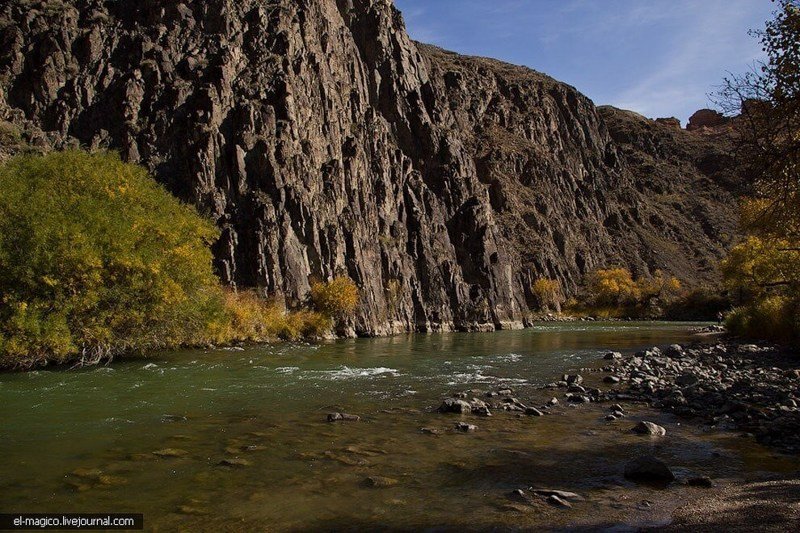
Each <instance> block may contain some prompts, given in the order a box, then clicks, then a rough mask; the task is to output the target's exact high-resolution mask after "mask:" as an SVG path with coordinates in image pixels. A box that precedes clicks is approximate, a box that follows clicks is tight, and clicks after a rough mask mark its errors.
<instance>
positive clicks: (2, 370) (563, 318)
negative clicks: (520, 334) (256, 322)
mask: <svg viewBox="0 0 800 533" xmlns="http://www.w3.org/2000/svg"><path fill="white" fill-rule="evenodd" d="M548 317H549V318H548ZM578 322H580V323H599V322H612V323H621V324H625V323H631V322H668V323H685V324H698V326H697V330H698V332H699V330H701V329H705V328H717V327H718V326H699V324H710V323H711V321H696V320H677V319H666V318H633V317H627V318H598V317H593V316H588V315H587V316H572V315H542V316H537V317H535V318H534V319H533V320H530V321H528V320H526V321H524V325H522V326H521V327H520V328H495V329H492V330H474V331H469V330H460V329H444V330H427V331H401V332H393V333H386V334H384V335H363V336H359V335H350V334H344V335H339V334H336V333H333V334H331V335H329V336H321V337H308V338H300V339H296V340H285V339H280V338H276V339H269V340H259V341H251V340H239V341H232V342H230V343H225V344H187V345H182V346H176V347H172V348H157V349H153V350H151V351H150V352H148V353H147V354H143V353H141V352H140V351H133V352H128V353H123V354H120V355H116V356H114V357H111V358H106V359H102V360H99V361H96V362H92V363H87V364H79V363H80V356H79V355H76V356H75V358H74V359H70V360H68V361H64V362H62V363H45V364H38V365H34V366H27V367H26V366H9V365H6V366H2V365H0V374H16V373H25V372H32V371H40V370H53V371H70V370H78V369H81V368H91V367H98V366H110V365H113V363H115V362H118V361H131V360H147V359H151V358H153V357H154V356H158V355H164V354H167V355H168V354H170V353H174V352H181V351H187V350H230V351H239V350H241V349H247V348H252V347H258V346H275V345H281V344H286V343H305V344H323V343H327V342H335V341H339V340H345V339H374V338H391V337H399V336H403V335H432V334H434V335H435V334H443V333H453V334H455V333H498V332H502V331H509V330H512V329H523V330H524V329H532V328H535V327H536V326H537V325H544V324H559V323H564V324H570V323H578ZM718 332H719V330H715V332H714V333H718Z"/></svg>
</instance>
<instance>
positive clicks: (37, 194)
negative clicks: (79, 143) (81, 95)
mask: <svg viewBox="0 0 800 533" xmlns="http://www.w3.org/2000/svg"><path fill="white" fill-rule="evenodd" d="M216 236H217V231H216V229H215V228H214V226H213V224H211V223H210V222H208V221H206V220H205V219H203V218H201V217H200V216H199V215H198V214H197V212H196V211H195V210H194V209H193V208H191V207H189V206H187V205H184V204H181V203H180V202H179V201H178V200H176V199H175V198H174V197H172V196H171V195H170V194H169V193H168V192H167V191H166V190H164V189H163V188H162V187H160V186H159V185H158V184H157V183H156V182H155V181H153V180H152V179H151V178H150V177H149V176H148V175H147V172H146V171H145V170H144V169H142V168H140V167H137V166H135V165H129V164H125V163H123V162H122V161H121V160H120V159H119V158H118V157H117V156H115V155H111V154H105V153H102V154H87V153H84V152H79V151H68V152H61V153H52V154H49V155H47V156H20V157H16V158H14V159H12V160H10V161H9V162H8V163H7V164H6V165H4V166H3V167H2V169H0V294H2V302H0V353H2V363H3V365H4V366H32V365H34V364H37V363H39V362H42V361H45V360H48V361H55V362H63V361H65V360H67V359H70V358H72V357H74V356H75V354H80V358H81V360H83V361H85V362H93V361H97V360H99V359H101V358H104V357H108V356H111V355H113V353H114V352H117V351H126V350H130V349H144V348H148V347H151V346H159V345H163V344H181V343H184V342H186V341H189V340H191V339H192V338H193V337H194V336H195V335H197V333H198V330H202V329H203V328H204V326H205V325H206V324H207V323H209V321H211V320H214V319H215V317H216V316H217V314H218V313H220V312H221V310H222V307H221V305H220V300H219V298H218V291H219V288H218V284H217V280H216V278H215V276H214V273H213V271H212V269H211V252H210V251H209V244H210V243H211V242H212V241H213V240H214V239H215V238H216Z"/></svg>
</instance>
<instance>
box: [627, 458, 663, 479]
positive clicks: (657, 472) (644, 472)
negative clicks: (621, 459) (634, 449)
mask: <svg viewBox="0 0 800 533" xmlns="http://www.w3.org/2000/svg"><path fill="white" fill-rule="evenodd" d="M625 477H626V478H628V479H632V480H634V481H649V482H667V483H668V482H671V481H675V474H673V473H672V470H670V469H669V467H668V466H667V465H666V464H665V463H664V462H663V461H661V460H660V459H657V458H656V457H653V456H652V455H642V456H639V457H637V458H635V459H632V460H631V461H629V462H628V463H627V464H626V465H625Z"/></svg>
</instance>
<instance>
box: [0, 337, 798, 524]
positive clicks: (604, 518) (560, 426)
mask: <svg viewBox="0 0 800 533" xmlns="http://www.w3.org/2000/svg"><path fill="white" fill-rule="evenodd" d="M694 325H696V324H684V323H658V322H648V323H565V324H542V325H540V326H537V327H534V328H530V329H526V330H522V331H504V332H496V333H488V334H481V333H472V334H462V333H453V334H432V335H407V336H398V337H391V338H379V339H356V340H340V341H335V342H330V343H325V344H321V345H306V344H276V345H270V346H259V347H252V348H247V349H245V350H214V351H187V352H180V353H170V354H163V355H155V356H153V357H151V358H148V359H137V360H128V361H120V362H115V363H114V364H113V365H112V366H110V367H98V368H89V369H83V370H78V371H37V372H30V373H21V374H4V375H0V413H2V429H1V430H0V432H1V433H0V456H2V462H0V512H137V513H144V515H145V529H147V530H162V531H164V530H176V529H183V530H192V531H196V530H214V531H225V530H230V531H238V530H290V529H295V530H308V529H384V530H389V529H392V530H394V529H419V528H428V529H437V530H439V529H441V530H465V529H484V528H496V527H501V528H512V529H514V528H531V527H546V528H561V527H566V528H572V527H579V526H588V527H593V528H594V527H614V528H618V527H619V524H624V525H627V526H630V527H635V526H637V525H642V524H653V523H660V521H667V520H668V516H669V510H670V509H671V508H673V507H674V506H675V505H678V504H680V503H681V502H682V501H686V500H687V499H691V498H693V497H694V496H695V494H694V491H698V490H702V489H693V488H686V487H672V488H669V489H661V488H655V487H642V486H637V485H633V484H631V483H629V482H627V481H625V480H624V478H623V477H622V465H624V462H625V460H626V459H627V458H629V457H631V456H633V455H635V454H637V453H642V452H655V453H657V454H658V455H659V456H661V457H663V458H665V459H666V460H667V461H668V462H669V463H670V464H671V465H672V466H673V467H674V469H675V471H676V472H677V473H678V475H679V477H681V476H687V475H694V474H709V475H712V476H713V477H715V478H718V479H738V478H741V477H742V476H745V477H746V476H747V475H749V473H751V472H759V471H764V470H766V471H771V470H785V469H789V468H792V467H797V465H796V464H794V465H793V464H791V461H790V460H788V459H785V458H782V457H778V456H775V455H773V454H771V453H770V452H769V451H767V450H765V449H762V448H760V447H759V446H757V445H755V444H752V443H751V442H750V441H749V440H747V439H742V438H740V437H738V436H736V435H735V434H733V433H731V432H719V431H709V430H706V429H703V428H701V427H699V426H695V425H687V424H685V423H683V424H681V422H680V421H679V420H677V419H672V418H670V417H669V416H668V415H663V414H659V413H656V412H653V411H650V410H648V409H647V408H640V407H639V408H637V407H635V406H630V407H629V408H630V409H631V410H632V413H633V414H632V416H631V417H630V418H629V419H626V420H625V421H620V422H614V423H607V422H605V421H603V415H604V414H605V413H604V408H603V407H600V406H594V405H585V406H577V407H575V406H566V405H563V404H564V402H563V399H562V402H561V405H560V406H559V407H557V408H556V409H553V410H552V414H549V415H548V416H544V417H525V416H519V415H517V414H514V413H504V412H495V414H494V416H492V417H490V418H478V417H473V416H471V415H470V416H464V417H462V416H460V415H442V414H438V413H435V412H434V411H435V408H436V407H437V406H438V405H439V403H440V402H441V399H442V398H443V397H444V396H447V395H449V394H451V393H453V392H455V391H460V390H466V389H482V390H491V389H496V388H498V387H500V386H510V387H511V388H513V389H514V391H515V396H517V397H518V398H520V399H521V400H523V401H524V402H526V403H529V404H531V405H541V404H542V403H543V402H544V401H546V400H547V399H548V398H550V397H551V396H554V395H555V396H557V397H559V398H561V396H562V392H560V391H543V390H540V389H539V387H540V386H541V385H544V384H546V383H549V382H552V381H554V380H556V379H557V378H558V376H560V375H561V374H563V373H565V372H575V371H576V370H579V369H581V368H585V367H598V366H601V365H602V361H601V357H602V355H603V354H604V353H605V352H607V351H608V350H619V351H623V352H631V351H634V350H638V349H641V348H644V347H649V346H653V345H659V346H663V345H668V344H671V343H674V342H684V341H687V340H690V339H691V338H692V335H691V333H690V328H691V326H694ZM583 374H584V376H586V377H587V379H588V381H589V382H590V383H592V382H593V381H592V380H594V382H596V383H599V380H600V379H601V377H602V374H601V373H594V374H593V373H591V372H585V371H584V372H583ZM476 394H477V393H476ZM337 411H343V412H347V413H353V414H357V415H359V416H361V421H359V422H349V423H335V424H331V423H328V422H326V415H327V413H329V412H337ZM644 417H647V419H649V420H654V421H657V422H660V423H663V424H665V425H667V427H668V431H669V433H668V436H667V437H666V438H663V439H658V440H651V439H649V438H644V437H640V436H636V435H632V434H631V433H630V432H629V429H630V427H631V426H632V425H633V423H634V422H635V421H636V420H639V419H642V418H644ZM462 419H463V420H464V421H467V422H469V423H472V424H475V425H477V426H478V429H477V430H476V431H475V432H473V433H458V432H456V431H454V430H453V425H454V424H455V422H457V421H459V420H462ZM422 427H427V428H434V429H438V430H440V434H438V435H429V434H423V433H422V432H421V431H420V428H422ZM154 452H156V453H154ZM226 460H227V461H228V463H229V464H227V465H225V464H220V463H221V462H224V461H226ZM368 477H373V478H377V479H378V480H379V481H378V484H379V485H384V484H385V485H389V486H379V487H374V486H370V485H369V483H368V482H367V481H366V479H367V478H368ZM531 486H534V487H540V488H556V489H562V490H570V491H575V492H578V493H579V494H581V495H582V496H584V497H585V498H586V500H585V501H581V502H575V503H574V506H573V508H571V509H560V508H555V507H552V506H549V505H534V506H528V505H521V504H517V503H515V502H513V501H512V500H511V499H509V498H508V496H507V495H508V493H509V492H510V491H511V490H513V489H516V488H525V487H531Z"/></svg>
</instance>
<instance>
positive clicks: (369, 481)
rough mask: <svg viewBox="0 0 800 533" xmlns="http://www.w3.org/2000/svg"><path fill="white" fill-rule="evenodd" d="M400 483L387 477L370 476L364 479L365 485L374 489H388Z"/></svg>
mask: <svg viewBox="0 0 800 533" xmlns="http://www.w3.org/2000/svg"><path fill="white" fill-rule="evenodd" d="M398 483H399V481H397V480H396V479H394V478H391V477H385V476H369V477H367V478H366V479H364V482H363V484H364V485H366V486H367V487H372V488H386V487H392V486H394V485H397V484H398Z"/></svg>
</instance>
